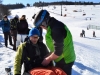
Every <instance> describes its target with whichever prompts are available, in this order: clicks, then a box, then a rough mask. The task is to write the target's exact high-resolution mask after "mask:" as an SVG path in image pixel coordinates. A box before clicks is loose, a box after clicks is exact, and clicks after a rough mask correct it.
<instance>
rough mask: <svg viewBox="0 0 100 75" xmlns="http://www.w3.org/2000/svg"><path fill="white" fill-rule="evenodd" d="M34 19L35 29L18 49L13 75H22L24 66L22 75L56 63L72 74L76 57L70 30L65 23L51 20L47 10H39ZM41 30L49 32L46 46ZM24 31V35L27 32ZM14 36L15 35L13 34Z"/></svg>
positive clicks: (46, 37)
mask: <svg viewBox="0 0 100 75" xmlns="http://www.w3.org/2000/svg"><path fill="white" fill-rule="evenodd" d="M33 19H34V23H33V24H34V26H35V28H32V29H31V30H30V31H29V34H28V37H27V40H26V41H25V42H23V43H22V44H20V45H19V46H18V49H17V52H16V56H15V62H14V75H21V67H22V64H23V63H24V67H25V68H24V73H23V75H30V70H31V69H33V68H36V67H43V68H44V67H45V68H46V67H48V66H54V65H53V63H52V61H54V62H55V67H59V68H61V69H62V70H63V71H64V72H65V73H66V74H67V75H71V71H72V66H73V64H74V62H75V59H76V55H75V51H74V45H73V38H72V34H71V32H70V30H69V29H68V28H67V26H66V25H65V24H64V23H62V22H61V21H58V20H57V19H55V18H54V17H51V16H50V13H49V12H48V11H47V10H40V11H39V12H38V13H37V14H36V15H35V16H34V17H33ZM18 29H20V26H19V28H18ZM42 29H45V30H46V31H47V33H46V35H45V41H46V45H45V44H44V43H43V37H42V33H41V31H42ZM40 30H41V31H40ZM21 31H23V33H24V31H26V30H21ZM15 33H16V31H15ZM20 33H21V32H20ZM12 34H13V33H12ZM25 34H26V33H25ZM13 36H16V35H15V34H13ZM17 36H18V35H17ZM18 37H19V36H18ZM21 37H22V36H21ZM19 38H20V37H19ZM17 40H18V39H17ZM48 49H49V50H48Z"/></svg>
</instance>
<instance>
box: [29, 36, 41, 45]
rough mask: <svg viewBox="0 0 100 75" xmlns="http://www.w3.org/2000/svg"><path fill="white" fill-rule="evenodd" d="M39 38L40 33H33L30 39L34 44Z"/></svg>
mask: <svg viewBox="0 0 100 75" xmlns="http://www.w3.org/2000/svg"><path fill="white" fill-rule="evenodd" d="M38 39H39V36H38V35H33V36H31V37H30V40H31V42H32V43H33V44H36V43H37V41H38Z"/></svg>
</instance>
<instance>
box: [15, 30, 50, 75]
mask: <svg viewBox="0 0 100 75" xmlns="http://www.w3.org/2000/svg"><path fill="white" fill-rule="evenodd" d="M39 36H40V33H39V30H38V29H36V28H32V29H31V30H30V32H29V35H28V37H29V40H28V41H26V42H24V43H22V44H21V45H19V47H18V49H17V54H16V57H15V62H14V75H21V66H22V64H23V63H24V66H25V71H24V72H26V73H28V72H29V71H30V70H31V69H32V68H35V67H44V66H43V65H42V64H41V63H42V61H43V59H44V58H45V57H46V55H47V54H48V53H49V52H48V49H47V47H46V45H45V44H43V42H39V41H38V39H39ZM50 64H51V63H50ZM50 64H49V65H50Z"/></svg>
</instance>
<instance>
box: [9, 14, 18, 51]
mask: <svg viewBox="0 0 100 75" xmlns="http://www.w3.org/2000/svg"><path fill="white" fill-rule="evenodd" d="M18 24H19V16H18V15H16V16H15V17H14V18H13V19H11V20H10V34H11V36H12V38H13V42H14V45H13V50H16V40H17V26H18Z"/></svg>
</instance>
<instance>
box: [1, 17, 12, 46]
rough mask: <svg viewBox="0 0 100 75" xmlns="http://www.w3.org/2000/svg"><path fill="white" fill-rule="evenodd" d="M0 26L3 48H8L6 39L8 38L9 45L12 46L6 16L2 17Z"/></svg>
mask: <svg viewBox="0 0 100 75" xmlns="http://www.w3.org/2000/svg"><path fill="white" fill-rule="evenodd" d="M0 25H1V27H2V30H3V34H4V39H5V47H8V38H9V43H10V45H11V46H12V38H11V35H10V22H9V20H8V18H7V15H4V16H3V20H2V21H1V22H0Z"/></svg>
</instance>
